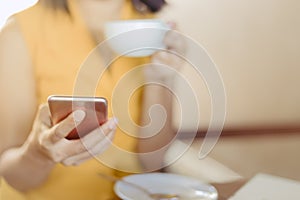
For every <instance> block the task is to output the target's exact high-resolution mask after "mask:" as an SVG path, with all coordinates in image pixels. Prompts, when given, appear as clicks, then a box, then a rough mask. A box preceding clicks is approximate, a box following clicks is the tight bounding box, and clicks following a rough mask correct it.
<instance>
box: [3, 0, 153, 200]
mask: <svg viewBox="0 0 300 200" xmlns="http://www.w3.org/2000/svg"><path fill="white" fill-rule="evenodd" d="M75 2H76V1H73V0H71V1H69V4H70V11H71V15H72V17H71V18H70V17H69V16H68V15H67V14H65V13H63V12H62V11H53V10H51V9H47V8H45V7H44V6H43V5H41V3H38V4H36V5H35V6H33V7H31V8H29V9H27V10H25V11H22V12H20V13H18V14H17V15H15V16H14V17H15V19H16V20H17V22H18V23H19V26H20V28H21V31H22V34H23V36H24V39H25V42H26V44H27V46H28V49H29V52H30V56H31V57H32V62H33V66H34V71H35V76H36V83H37V84H36V95H37V98H38V101H39V103H44V102H46V100H47V97H48V96H49V95H52V94H61V95H72V94H74V87H75V85H76V83H78V82H76V81H78V80H79V83H80V85H79V86H78V87H77V86H76V94H81V95H91V94H93V95H97V96H104V97H106V98H107V99H108V101H109V102H110V103H111V101H112V98H111V96H112V91H113V89H114V87H115V85H116V84H118V80H119V79H120V78H121V77H123V76H124V75H125V74H126V73H127V72H129V71H130V70H132V69H133V68H134V67H135V66H138V65H140V64H141V63H144V62H146V61H147V58H145V59H137V58H120V59H118V60H116V61H115V62H113V64H112V65H111V66H109V70H106V72H105V74H104V75H103V76H102V79H101V80H99V82H97V80H96V79H98V78H99V77H98V75H99V69H98V68H97V67H101V65H103V61H102V60H101V58H99V57H97V58H95V59H92V58H91V59H90V58H89V59H88V60H87V61H86V62H84V61H85V59H86V58H87V56H88V55H89V53H90V52H91V51H92V50H93V49H94V48H95V46H96V43H95V41H94V40H93V38H92V37H91V34H90V32H89V31H88V30H87V28H86V27H85V25H84V22H83V20H82V18H81V16H80V12H79V10H78V8H77V7H76V3H75ZM128 3H129V1H126V4H125V10H124V16H125V18H131V17H132V12H131V9H132V8H130V6H128V5H129V4H128ZM90 57H91V56H90ZM83 63H84V66H86V65H89V64H90V65H91V67H89V68H88V70H86V71H83V72H82V71H80V69H82V64H83ZM102 67H103V66H102ZM79 71H80V73H79ZM95 74H96V75H95ZM77 75H78V76H77ZM142 78H143V76H142V74H140V75H139V76H135V78H134V79H130V80H129V81H127V82H126V81H125V83H124V82H122V85H121V86H120V89H119V90H118V92H119V93H118V99H116V100H114V101H116V104H118V101H127V99H122V96H123V97H124V98H125V97H126V94H127V92H128V91H126V89H127V87H128V85H131V86H132V85H135V84H136V82H140V81H141V79H142ZM95 81H96V82H97V83H98V84H97V85H96V86H95V85H93V84H95ZM85 88H88V89H86V90H85ZM123 93H124V94H123ZM140 104H141V90H139V91H137V92H135V93H134V95H133V97H132V98H131V99H130V101H129V111H130V117H131V118H132V119H133V120H134V121H135V122H137V123H138V119H139V114H140ZM126 109H127V108H126ZM111 111H112V108H111V107H109V115H110V116H112V112H111ZM117 117H118V118H119V121H120V123H122V120H124V121H126V120H128V119H126V118H127V117H128V116H126V115H124V116H122V113H121V114H119V115H118V116H117ZM130 130H131V131H133V132H134V131H135V129H134V127H131V129H130ZM133 134H134V133H133ZM114 144H115V145H117V147H119V148H122V149H124V150H126V151H130V152H134V150H135V146H136V140H135V139H134V138H133V137H131V136H129V135H127V134H124V133H123V131H121V130H120V129H118V130H117V133H116V136H115V139H114ZM105 154H106V155H105ZM103 159H104V160H105V162H106V161H107V162H108V164H107V163H101V162H100V161H99V160H98V159H91V160H89V161H87V162H85V163H83V164H81V165H79V166H74V167H65V166H63V165H60V164H58V165H57V166H56V167H55V168H54V170H53V171H52V173H51V174H50V176H49V179H48V180H47V181H46V183H44V184H43V185H41V186H40V187H39V188H36V189H34V190H32V191H30V192H28V193H26V194H21V193H19V192H17V191H16V190H14V189H13V188H11V187H10V186H9V185H8V184H6V183H5V181H4V180H2V183H1V186H0V199H1V200H7V199H8V200H12V199H13V200H18V199H29V200H69V199H72V200H76V199H78V200H79V199H80V200H93V199H101V200H106V199H107V200H108V199H114V198H115V195H114V193H113V190H112V189H113V185H112V183H110V182H109V181H107V180H103V179H102V178H100V177H99V176H98V175H97V174H98V173H106V174H114V175H121V174H122V173H121V172H120V171H117V170H114V168H117V169H123V168H125V169H126V168H127V169H128V168H132V169H134V170H135V171H138V170H139V165H138V161H137V160H136V159H135V158H134V157H130V156H129V157H126V156H124V155H123V154H118V153H115V152H114V151H107V152H106V153H104V156H103ZM119 161H122V162H119ZM120 163H121V164H120ZM107 165H108V166H107ZM121 165H127V166H121ZM33 176H34V174H33Z"/></svg>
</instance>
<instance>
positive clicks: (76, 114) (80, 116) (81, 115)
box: [73, 110, 85, 122]
mask: <svg viewBox="0 0 300 200" xmlns="http://www.w3.org/2000/svg"><path fill="white" fill-rule="evenodd" d="M84 117H85V112H84V111H83V110H76V111H75V112H73V118H74V121H75V122H81V121H82V120H83V119H84Z"/></svg>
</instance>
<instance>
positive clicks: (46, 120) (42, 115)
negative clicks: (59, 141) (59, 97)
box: [39, 104, 52, 128]
mask: <svg viewBox="0 0 300 200" xmlns="http://www.w3.org/2000/svg"><path fill="white" fill-rule="evenodd" d="M39 119H40V121H41V122H42V123H43V124H44V125H46V126H47V127H48V128H50V127H51V126H52V121H51V116H50V111H49V107H48V105H47V104H41V105H40V107H39Z"/></svg>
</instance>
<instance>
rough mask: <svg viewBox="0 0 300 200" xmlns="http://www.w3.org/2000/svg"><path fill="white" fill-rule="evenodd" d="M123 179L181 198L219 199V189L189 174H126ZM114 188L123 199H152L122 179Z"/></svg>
mask: <svg viewBox="0 0 300 200" xmlns="http://www.w3.org/2000/svg"><path fill="white" fill-rule="evenodd" d="M123 179H124V180H126V181H127V182H131V183H134V184H137V185H139V186H141V187H143V188H145V189H147V190H148V191H149V192H151V193H170V194H177V195H179V196H180V197H181V198H180V199H186V200H188V199H201V200H217V198H218V193H217V190H216V189H215V188H214V187H213V186H212V185H209V184H207V183H203V182H201V181H199V180H198V179H195V178H191V177H187V176H182V175H177V174H170V173H146V174H136V175H130V176H126V177H124V178H123ZM114 190H115V192H116V194H117V195H118V196H119V197H120V198H121V199H123V200H152V199H151V198H149V197H148V196H147V194H145V193H144V192H142V191H140V190H138V189H137V188H135V187H133V186H131V185H130V184H126V183H124V182H121V181H117V183H116V184H115V186H114ZM196 197H197V198H196Z"/></svg>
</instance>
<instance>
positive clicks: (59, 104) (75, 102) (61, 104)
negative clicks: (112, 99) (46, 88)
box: [48, 95, 107, 140]
mask: <svg viewBox="0 0 300 200" xmlns="http://www.w3.org/2000/svg"><path fill="white" fill-rule="evenodd" d="M48 105H49V109H50V114H51V119H52V123H53V124H57V123H59V122H60V121H61V120H63V119H65V118H66V117H67V116H68V115H69V114H71V113H72V112H74V111H75V110H84V111H85V113H86V116H85V118H84V119H83V121H82V122H81V123H80V124H79V125H78V126H77V127H76V128H74V129H73V130H72V131H71V132H70V133H69V135H68V136H67V137H66V138H67V139H69V140H73V139H79V138H80V137H83V136H84V135H86V134H88V133H89V132H91V131H92V130H94V129H95V128H97V127H99V126H100V125H102V124H103V123H105V122H106V121H107V100H106V99H105V98H104V97H81V96H55V95H52V96H49V97H48Z"/></svg>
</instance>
